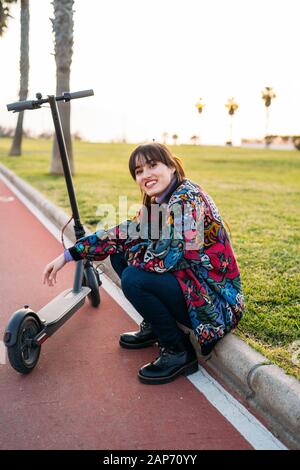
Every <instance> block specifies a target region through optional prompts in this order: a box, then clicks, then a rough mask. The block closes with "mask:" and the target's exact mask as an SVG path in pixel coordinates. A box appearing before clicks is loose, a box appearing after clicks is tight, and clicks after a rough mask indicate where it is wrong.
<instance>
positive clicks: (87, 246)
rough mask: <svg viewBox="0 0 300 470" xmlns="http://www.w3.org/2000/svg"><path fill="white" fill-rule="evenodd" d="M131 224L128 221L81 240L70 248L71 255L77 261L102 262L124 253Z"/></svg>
mask: <svg viewBox="0 0 300 470" xmlns="http://www.w3.org/2000/svg"><path fill="white" fill-rule="evenodd" d="M129 223H130V220H127V221H125V222H122V224H120V225H117V226H116V227H112V228H111V229H109V230H98V231H97V232H95V233H93V234H91V235H88V236H86V237H83V238H80V239H79V240H78V241H77V242H76V243H75V245H74V246H72V247H71V248H69V253H70V255H71V256H72V258H73V259H74V260H75V261H79V260H81V259H84V258H87V259H89V260H91V261H102V260H104V259H105V258H107V257H108V256H109V255H112V254H114V253H117V252H123V251H124V244H125V242H126V239H127V227H128V224H129Z"/></svg>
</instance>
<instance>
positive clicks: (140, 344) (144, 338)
mask: <svg viewBox="0 0 300 470" xmlns="http://www.w3.org/2000/svg"><path fill="white" fill-rule="evenodd" d="M157 341H158V338H157V336H156V335H155V333H154V331H153V330H152V327H151V325H150V323H147V322H146V321H145V320H143V321H142V323H141V324H140V330H139V331H129V332H128V333H123V334H122V335H121V336H120V339H119V343H120V346H122V348H127V349H141V348H147V347H148V346H151V345H152V344H154V343H156V342H157Z"/></svg>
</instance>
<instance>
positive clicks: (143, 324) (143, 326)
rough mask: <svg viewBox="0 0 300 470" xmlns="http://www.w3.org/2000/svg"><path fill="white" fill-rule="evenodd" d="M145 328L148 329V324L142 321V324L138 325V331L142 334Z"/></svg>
mask: <svg viewBox="0 0 300 470" xmlns="http://www.w3.org/2000/svg"><path fill="white" fill-rule="evenodd" d="M147 328H149V323H147V322H146V321H145V320H143V321H142V323H141V324H140V330H141V331H142V332H143V331H144V330H146V329H147Z"/></svg>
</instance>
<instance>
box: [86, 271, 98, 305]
mask: <svg viewBox="0 0 300 470" xmlns="http://www.w3.org/2000/svg"><path fill="white" fill-rule="evenodd" d="M82 285H83V286H88V287H90V289H91V292H90V293H89V294H88V297H89V299H90V302H91V304H92V306H93V307H98V305H99V304H100V301H101V299H100V292H99V286H100V285H101V281H100V279H99V274H98V272H97V271H96V269H95V268H94V266H88V267H87V268H85V269H84V275H83V282H82Z"/></svg>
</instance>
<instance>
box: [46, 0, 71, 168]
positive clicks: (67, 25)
mask: <svg viewBox="0 0 300 470" xmlns="http://www.w3.org/2000/svg"><path fill="white" fill-rule="evenodd" d="M73 4H74V0H53V2H52V5H53V7H54V18H53V19H51V21H52V28H53V32H54V47H55V62H56V95H61V94H62V93H63V92H64V91H70V74H71V63H72V55H73V26H74V22H73ZM58 109H59V112H60V116H61V122H62V128H63V133H64V137H65V142H66V147H67V152H68V156H69V161H70V168H71V172H72V174H74V163H73V151H72V139H71V124H70V118H71V108H70V103H64V102H63V103H58ZM50 172H51V174H55V175H62V174H63V168H62V164H61V159H60V154H59V149H58V145H57V141H56V137H55V136H54V141H53V148H52V159H51V166H50Z"/></svg>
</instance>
